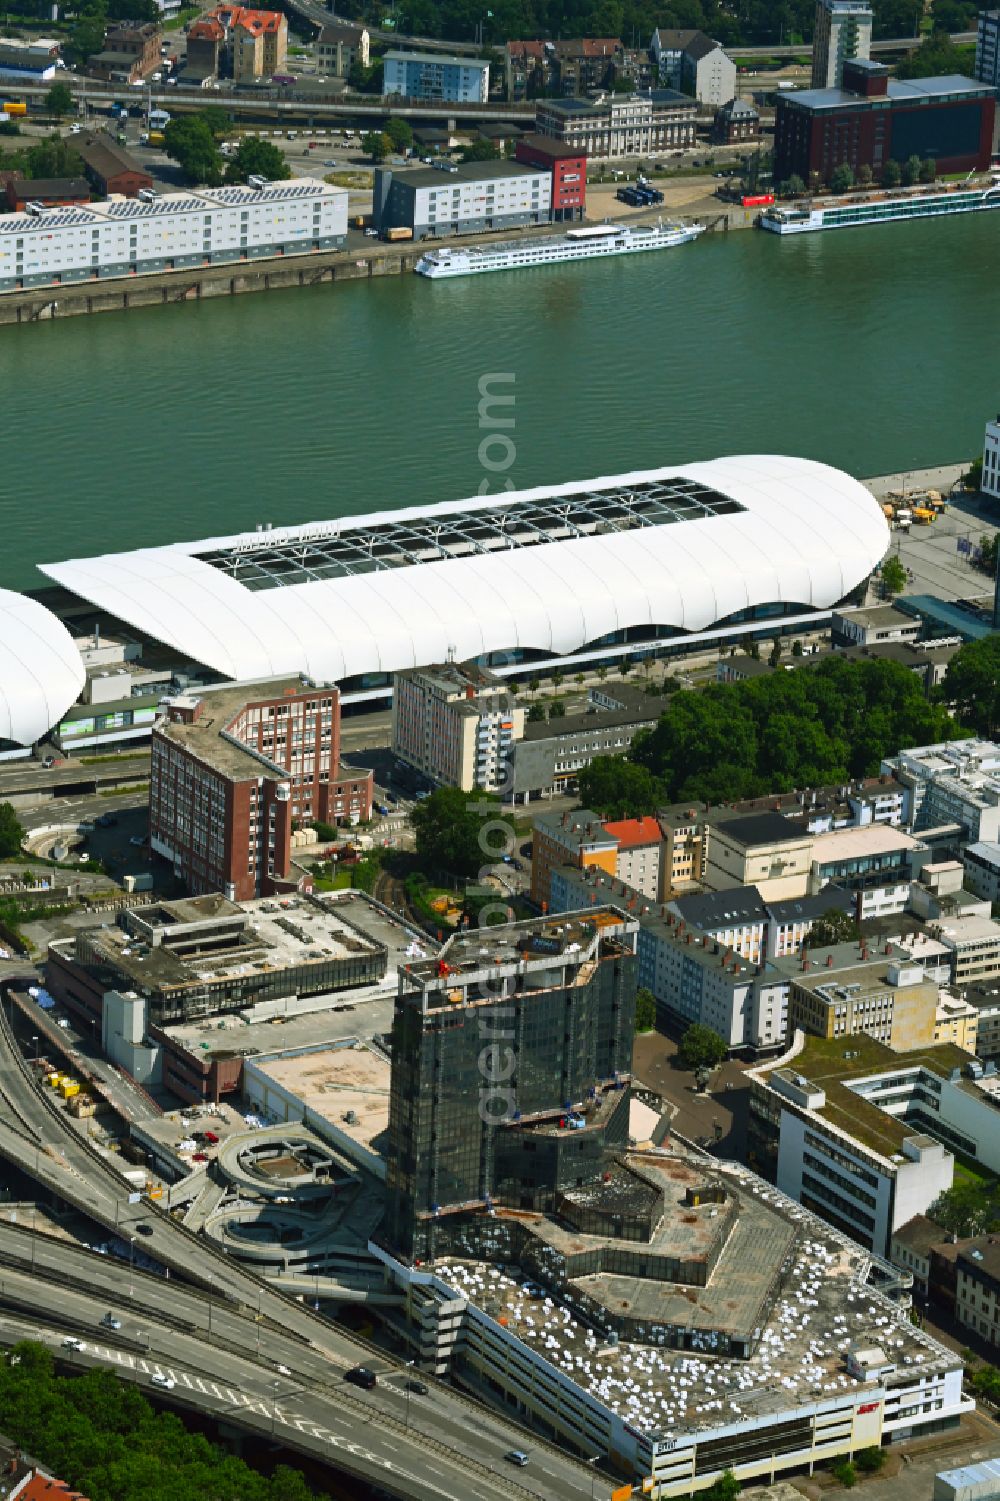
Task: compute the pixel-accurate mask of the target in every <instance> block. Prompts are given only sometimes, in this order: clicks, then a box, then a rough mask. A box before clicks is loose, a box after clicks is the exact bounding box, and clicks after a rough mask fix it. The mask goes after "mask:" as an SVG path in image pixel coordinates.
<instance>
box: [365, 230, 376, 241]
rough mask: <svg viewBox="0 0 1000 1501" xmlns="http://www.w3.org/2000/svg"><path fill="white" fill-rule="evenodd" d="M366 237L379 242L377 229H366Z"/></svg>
mask: <svg viewBox="0 0 1000 1501" xmlns="http://www.w3.org/2000/svg"><path fill="white" fill-rule="evenodd" d="M365 237H366V238H367V239H369V240H377V239H378V230H377V229H366V230H365Z"/></svg>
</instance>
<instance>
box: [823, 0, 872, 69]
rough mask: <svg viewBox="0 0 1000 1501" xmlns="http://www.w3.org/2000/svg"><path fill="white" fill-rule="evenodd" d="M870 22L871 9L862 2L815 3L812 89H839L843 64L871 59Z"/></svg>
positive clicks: (853, 0)
mask: <svg viewBox="0 0 1000 1501" xmlns="http://www.w3.org/2000/svg"><path fill="white" fill-rule="evenodd" d="M872 19H873V17H872V8H871V6H870V5H868V4H866V3H865V0H818V4H817V6H816V21H815V24H814V26H813V61H812V87H813V88H814V89H839V88H840V86H841V84H842V83H843V81H844V63H845V62H848V61H851V60H853V59H854V58H860V59H866V58H870V57H871V48H872Z"/></svg>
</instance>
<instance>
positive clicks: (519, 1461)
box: [504, 1449, 528, 1470]
mask: <svg viewBox="0 0 1000 1501" xmlns="http://www.w3.org/2000/svg"><path fill="white" fill-rule="evenodd" d="M504 1459H509V1460H510V1462H511V1464H512V1465H517V1467H518V1469H521V1470H523V1469H524V1467H525V1465H526V1464H527V1463H528V1456H527V1454H525V1452H524V1450H523V1449H508V1450H507V1453H506V1454H505V1455H504Z"/></svg>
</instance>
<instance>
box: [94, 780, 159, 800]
mask: <svg viewBox="0 0 1000 1501" xmlns="http://www.w3.org/2000/svg"><path fill="white" fill-rule="evenodd" d="M148 791H149V783H148V782H136V783H135V784H134V785H133V786H131V787H102V788H101V790H100V792H98V794H97V796H98V797H122V796H123V795H124V794H125V793H126V792H148Z"/></svg>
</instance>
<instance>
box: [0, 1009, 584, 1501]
mask: <svg viewBox="0 0 1000 1501" xmlns="http://www.w3.org/2000/svg"><path fill="white" fill-rule="evenodd" d="M0 1157H3V1158H5V1159H6V1160H7V1161H9V1162H11V1163H14V1164H15V1165H16V1166H17V1167H18V1168H20V1169H21V1170H22V1171H23V1172H25V1173H26V1174H27V1175H28V1176H29V1177H31V1178H33V1179H34V1180H35V1181H36V1182H37V1183H39V1184H40V1185H41V1186H43V1187H44V1188H46V1189H47V1190H49V1191H50V1192H51V1193H52V1194H53V1195H55V1196H57V1197H58V1198H60V1199H62V1200H63V1201H64V1202H66V1203H67V1204H69V1205H71V1206H72V1207H73V1208H75V1209H76V1210H78V1211H79V1212H80V1213H81V1214H83V1215H86V1216H87V1217H88V1218H89V1219H90V1220H92V1221H94V1222H96V1223H97V1224H98V1225H100V1226H103V1227H104V1229H105V1230H106V1231H107V1232H109V1234H110V1235H114V1236H117V1238H118V1240H119V1241H120V1242H132V1245H133V1252H132V1255H133V1257H134V1252H135V1251H141V1252H143V1253H144V1255H145V1256H148V1257H149V1258H151V1260H153V1261H154V1262H156V1263H158V1264H159V1265H160V1266H161V1267H162V1268H163V1271H164V1275H159V1274H157V1273H151V1272H145V1271H140V1270H138V1269H137V1268H136V1267H134V1266H133V1265H132V1264H131V1261H122V1260H120V1259H118V1258H116V1257H112V1256H102V1255H100V1254H98V1253H97V1252H95V1251H93V1250H90V1249H84V1248H83V1247H80V1246H77V1245H74V1244H72V1243H70V1242H67V1241H62V1240H57V1239H54V1238H50V1237H47V1236H43V1235H34V1234H32V1233H31V1232H29V1231H27V1230H24V1229H21V1228H19V1227H17V1226H11V1225H7V1224H2V1225H0V1302H2V1303H3V1304H4V1312H3V1314H2V1315H0V1341H2V1342H5V1343H7V1344H12V1343H15V1342H16V1341H17V1340H19V1339H23V1338H26V1337H32V1338H41V1339H43V1340H45V1341H46V1342H48V1343H50V1344H54V1345H55V1346H57V1347H58V1353H59V1356H60V1359H64V1360H66V1361H67V1362H68V1363H70V1364H72V1365H75V1366H92V1365H94V1364H101V1365H105V1366H110V1367H111V1368H112V1369H115V1370H116V1371H117V1373H118V1374H119V1375H120V1376H122V1377H123V1379H127V1380H134V1381H137V1382H139V1383H140V1384H141V1385H144V1386H146V1387H147V1388H148V1389H149V1391H150V1392H151V1393H152V1392H155V1393H156V1394H157V1395H158V1396H160V1397H162V1398H163V1399H164V1400H167V1401H169V1402H171V1403H176V1404H178V1405H180V1406H183V1407H188V1408H196V1409H198V1410H199V1411H200V1412H202V1413H204V1414H205V1415H206V1416H209V1417H213V1418H216V1419H219V1420H224V1421H225V1423H226V1424H229V1425H235V1426H237V1427H242V1428H244V1429H247V1430H249V1431H253V1432H255V1433H256V1434H258V1435H271V1434H273V1436H274V1439H275V1442H279V1441H280V1443H281V1444H282V1445H285V1446H287V1447H289V1448H290V1449H293V1450H297V1451H299V1452H301V1453H308V1454H311V1455H313V1456H321V1457H322V1458H323V1459H325V1460H326V1462H328V1463H329V1464H331V1465H334V1466H335V1467H337V1468H338V1469H341V1470H344V1471H345V1472H347V1473H349V1474H351V1475H355V1476H358V1477H360V1478H362V1479H364V1480H365V1481H367V1482H368V1483H370V1484H371V1485H373V1486H377V1487H378V1488H380V1489H381V1490H383V1491H386V1492H388V1493H389V1494H391V1495H395V1496H399V1497H403V1498H407V1501H409V1498H414V1501H417V1498H425V1497H436V1496H449V1497H456V1496H461V1497H463V1498H465V1497H468V1498H470V1501H493V1498H503V1497H508V1498H515V1501H517V1498H525V1497H531V1498H540V1497H546V1498H551V1501H562V1498H566V1501H569V1498H574V1497H579V1496H581V1495H590V1494H591V1487H592V1485H595V1486H596V1489H595V1492H594V1493H595V1495H597V1496H598V1497H605V1498H606V1497H607V1495H608V1493H609V1489H610V1486H609V1483H608V1482H607V1480H605V1479H602V1477H601V1476H600V1475H597V1476H596V1477H595V1475H594V1472H593V1471H592V1470H591V1469H590V1468H589V1467H586V1466H584V1465H583V1464H580V1463H577V1461H575V1460H573V1459H572V1458H570V1457H569V1456H567V1455H565V1454H564V1453H562V1452H561V1451H560V1450H559V1449H557V1448H555V1447H554V1446H552V1445H549V1444H547V1443H545V1442H543V1441H540V1440H538V1439H535V1438H534V1437H532V1436H530V1435H528V1434H527V1433H526V1432H525V1431H524V1430H523V1429H521V1428H520V1427H517V1426H515V1425H514V1424H512V1423H510V1422H509V1421H508V1420H507V1419H506V1418H505V1416H503V1415H494V1414H493V1413H492V1412H491V1411H489V1410H488V1409H487V1408H485V1407H483V1406H481V1405H480V1404H479V1403H476V1402H473V1401H471V1400H470V1399H468V1398H466V1397H464V1396H463V1395H461V1394H459V1393H458V1392H456V1391H454V1390H453V1389H452V1388H451V1387H448V1386H446V1385H445V1384H443V1383H437V1382H430V1381H428V1385H429V1386H430V1388H431V1389H430V1391H429V1392H428V1393H427V1395H422V1394H420V1395H414V1394H413V1393H412V1392H410V1391H408V1389H407V1380H408V1379H409V1378H411V1377H412V1375H413V1371H412V1369H411V1368H408V1367H407V1366H405V1365H404V1364H403V1363H401V1362H399V1361H396V1360H393V1359H392V1358H390V1357H388V1356H387V1355H386V1354H385V1353H384V1352H383V1351H382V1350H380V1349H378V1348H377V1347H375V1346H373V1345H371V1344H369V1343H368V1342H367V1341H364V1340H362V1339H359V1338H358V1337H357V1336H356V1335H354V1334H351V1333H348V1332H347V1331H345V1330H343V1329H341V1328H340V1327H338V1326H337V1325H334V1324H333V1323H331V1322H330V1321H329V1320H327V1319H325V1318H322V1317H320V1315H319V1314H318V1313H316V1312H314V1311H313V1310H312V1309H311V1308H310V1307H308V1306H307V1305H306V1304H305V1303H304V1302H299V1301H297V1300H296V1299H295V1298H293V1297H291V1296H288V1295H287V1294H285V1293H283V1292H281V1291H279V1290H277V1289H276V1288H274V1287H273V1286H271V1285H270V1284H269V1283H267V1282H266V1281H264V1280H262V1279H261V1278H259V1277H257V1276H255V1275H254V1273H253V1272H252V1271H251V1270H249V1269H247V1268H244V1267H241V1266H239V1265H238V1264H236V1263H234V1262H232V1261H230V1260H229V1259H228V1258H227V1257H225V1256H224V1255H222V1254H220V1253H219V1252H218V1251H217V1250H215V1249H214V1248H213V1247H212V1246H211V1245H210V1244H208V1243H206V1242H205V1241H203V1240H202V1239H200V1238H199V1237H198V1236H196V1235H193V1234H192V1233H191V1232H190V1231H189V1230H188V1229H186V1228H185V1227H184V1226H183V1225H181V1224H179V1223H178V1222H177V1221H175V1220H174V1219H172V1218H171V1217H169V1216H167V1215H165V1214H163V1213H162V1212H161V1211H160V1210H159V1209H158V1208H157V1207H155V1206H154V1205H152V1204H148V1203H139V1204H137V1203H130V1202H129V1197H130V1195H129V1185H128V1183H126V1182H124V1181H123V1180H122V1179H121V1178H120V1176H119V1174H118V1173H117V1172H116V1171H115V1169H114V1167H113V1166H111V1165H110V1164H109V1163H108V1162H106V1161H105V1160H104V1158H103V1157H101V1156H100V1154H99V1153H97V1152H96V1151H95V1150H94V1149H93V1148H92V1147H91V1146H90V1145H89V1144H88V1143H87V1142H86V1141H85V1140H84V1139H83V1138H82V1137H81V1136H79V1135H78V1134H77V1132H76V1131H75V1130H74V1128H73V1126H72V1125H71V1124H70V1122H69V1121H68V1119H66V1118H65V1117H64V1116H63V1115H62V1114H61V1112H60V1111H59V1110H58V1109H57V1108H56V1106H55V1105H54V1103H53V1102H52V1101H51V1100H50V1099H49V1098H48V1096H47V1095H45V1094H44V1093H43V1092H42V1091H41V1090H40V1089H39V1088H38V1086H37V1085H36V1083H35V1081H34V1080H33V1078H32V1076H31V1074H30V1071H29V1070H28V1067H27V1065H26V1063H25V1061H24V1059H23V1058H22V1056H21V1054H20V1051H19V1050H18V1048H17V1045H16V1042H15V1041H14V1038H13V1035H12V1032H11V1029H10V1025H9V1022H8V1020H7V1017H6V1014H5V1013H3V1011H2V1008H0ZM133 1197H134V1196H133ZM140 1225H142V1226H145V1227H147V1230H148V1233H144V1232H143V1231H142V1230H140V1228H139V1227H140ZM108 1312H112V1313H113V1314H114V1315H115V1316H116V1317H117V1318H120V1319H121V1322H122V1328H121V1329H120V1330H112V1329H109V1328H105V1327H102V1324H101V1320H102V1319H103V1317H104V1315H105V1314H106V1313H108ZM67 1337H71V1338H75V1339H76V1340H78V1341H79V1347H77V1346H75V1345H73V1346H64V1345H63V1340H64V1339H65V1338H67ZM359 1364H363V1365H366V1366H369V1367H370V1368H372V1369H374V1370H375V1371H376V1372H377V1373H378V1377H379V1380H378V1385H377V1386H376V1387H375V1389H374V1390H372V1391H360V1390H358V1389H356V1388H354V1387H353V1386H351V1385H350V1384H349V1383H347V1382H346V1381H345V1379H344V1376H345V1373H346V1372H347V1371H348V1370H349V1369H350V1368H351V1367H353V1366H355V1365H359ZM157 1373H159V1374H162V1375H165V1376H168V1377H169V1378H170V1379H171V1380H172V1381H173V1382H174V1385H173V1387H171V1388H169V1389H165V1388H162V1387H159V1386H154V1385H153V1383H152V1376H153V1375H154V1374H157ZM515 1448H516V1449H525V1450H527V1451H528V1452H529V1453H530V1455H531V1459H530V1463H529V1465H528V1466H527V1467H526V1468H525V1469H523V1470H515V1469H514V1468H513V1467H512V1466H511V1465H510V1464H509V1463H508V1462H507V1461H506V1460H505V1459H504V1454H505V1453H506V1452H507V1451H508V1450H510V1449H515Z"/></svg>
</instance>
